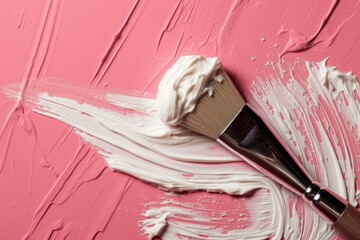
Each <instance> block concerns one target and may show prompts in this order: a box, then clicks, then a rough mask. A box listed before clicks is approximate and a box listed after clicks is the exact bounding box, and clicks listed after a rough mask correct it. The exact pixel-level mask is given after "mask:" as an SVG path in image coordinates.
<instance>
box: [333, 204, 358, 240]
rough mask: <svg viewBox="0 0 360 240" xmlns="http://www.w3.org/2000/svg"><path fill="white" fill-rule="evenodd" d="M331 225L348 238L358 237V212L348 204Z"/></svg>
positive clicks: (353, 239) (355, 239)
mask: <svg viewBox="0 0 360 240" xmlns="http://www.w3.org/2000/svg"><path fill="white" fill-rule="evenodd" d="M332 227H333V228H334V229H335V230H337V231H339V232H341V233H343V235H344V236H346V237H347V239H349V240H359V239H360V212H359V211H357V210H356V208H354V207H353V206H351V205H350V204H348V206H347V208H346V209H345V212H344V213H343V214H342V215H341V216H340V218H339V219H338V220H337V221H336V222H335V223H334V224H333V225H332Z"/></svg>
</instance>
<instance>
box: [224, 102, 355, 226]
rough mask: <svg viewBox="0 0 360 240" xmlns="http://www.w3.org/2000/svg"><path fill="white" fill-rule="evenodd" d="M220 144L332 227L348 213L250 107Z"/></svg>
mask: <svg viewBox="0 0 360 240" xmlns="http://www.w3.org/2000/svg"><path fill="white" fill-rule="evenodd" d="M217 141H218V142H220V143H221V144H222V145H223V146H225V147H226V148H228V149H229V150H230V151H232V152H233V153H235V154H237V155H239V156H241V157H242V158H244V159H245V160H246V161H247V162H248V163H249V164H250V165H252V166H254V167H255V168H257V169H258V170H260V171H261V172H263V173H264V174H266V175H267V176H269V177H271V178H272V179H274V180H275V181H277V182H278V183H280V184H282V185H284V186H285V187H287V188H289V189H290V190H292V191H293V192H295V193H296V194H298V195H301V196H302V197H303V199H304V200H305V201H306V202H308V203H310V205H311V206H312V207H313V208H314V209H315V210H316V211H317V212H318V213H319V214H320V215H321V216H323V217H324V218H325V219H327V220H328V221H329V222H330V223H331V224H332V223H334V222H336V220H337V219H338V218H339V217H340V216H341V215H342V214H343V212H344V211H345V209H346V207H347V204H348V203H347V202H346V201H345V200H344V199H342V198H341V197H339V196H338V195H336V194H335V193H333V192H332V191H330V190H329V189H327V188H322V187H321V186H320V184H319V183H317V182H315V181H313V179H312V178H311V177H310V176H309V174H308V173H307V172H306V171H305V170H304V168H303V167H302V166H301V164H299V162H298V161H297V160H296V159H295V158H294V156H293V155H292V154H290V153H289V151H287V150H286V149H285V147H284V145H283V144H281V143H280V141H279V140H278V139H277V138H276V137H275V135H274V134H273V133H272V132H271V131H270V130H269V128H268V127H267V126H266V124H265V123H264V122H263V121H262V120H261V118H260V117H259V116H257V115H256V113H254V111H252V110H251V108H249V106H247V105H246V106H245V107H244V108H243V109H242V110H241V111H240V112H239V113H238V114H237V116H236V117H235V118H234V119H233V121H232V122H231V123H230V124H229V125H228V126H227V128H226V129H225V130H224V131H223V133H222V134H221V135H220V137H219V138H218V139H217Z"/></svg>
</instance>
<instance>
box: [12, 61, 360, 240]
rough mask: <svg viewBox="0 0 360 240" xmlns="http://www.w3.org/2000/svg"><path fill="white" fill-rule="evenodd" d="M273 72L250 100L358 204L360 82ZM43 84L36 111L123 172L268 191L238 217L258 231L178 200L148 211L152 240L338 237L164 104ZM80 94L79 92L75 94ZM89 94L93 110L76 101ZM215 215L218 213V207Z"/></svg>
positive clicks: (322, 73) (320, 174)
mask: <svg viewBox="0 0 360 240" xmlns="http://www.w3.org/2000/svg"><path fill="white" fill-rule="evenodd" d="M278 65H280V64H278ZM272 66H277V65H276V64H269V67H268V69H267V71H268V72H267V73H266V74H265V76H266V77H261V76H259V77H258V79H257V81H255V82H254V84H253V85H252V87H251V91H252V93H253V100H251V101H250V103H251V104H252V105H253V106H254V107H255V108H256V109H257V111H258V112H259V113H260V115H261V116H262V117H263V118H264V120H265V121H267V122H268V123H269V124H270V125H271V126H272V127H273V128H274V129H275V130H276V132H277V133H278V134H279V136H280V137H281V138H282V139H283V140H284V142H285V143H286V144H287V145H288V147H289V149H290V150H291V151H292V152H293V153H294V155H295V156H297V157H298V158H299V160H300V161H301V162H302V164H303V165H304V167H305V168H306V169H307V171H308V172H309V173H310V175H311V176H312V177H313V178H314V179H316V180H318V181H319V182H321V183H322V184H323V185H324V186H328V187H330V188H331V189H332V190H334V191H335V192H337V193H338V194H340V195H341V196H343V197H344V198H346V199H347V200H348V201H349V202H350V203H352V204H355V203H356V187H355V178H356V176H355V171H354V167H355V166H354V163H355V162H356V161H357V160H358V159H359V158H360V142H359V136H360V126H359V116H360V109H359V100H360V98H359V96H360V95H359V93H360V87H359V83H358V81H357V79H356V77H355V76H353V75H352V74H351V73H346V74H344V73H341V72H339V71H337V70H336V69H335V68H334V67H328V66H326V63H325V61H323V62H321V63H318V64H316V63H308V62H306V63H304V62H302V61H301V62H298V63H296V64H295V67H291V68H289V69H287V68H284V67H281V69H282V70H281V69H279V70H275V71H274V70H272ZM274 69H275V67H274ZM288 79H290V80H288ZM47 82H49V81H47ZM36 84H37V85H35V86H31V87H29V88H28V89H29V90H28V92H27V95H26V96H27V98H26V99H25V100H26V106H27V107H31V108H32V109H33V111H35V112H38V113H39V114H41V115H44V116H48V117H51V118H54V119H57V120H59V121H62V122H64V123H67V124H69V125H70V126H72V127H74V128H75V129H76V132H77V133H78V134H79V135H80V136H81V137H82V138H83V139H84V141H86V142H88V143H89V144H91V145H93V146H94V147H95V148H96V149H98V151H99V153H100V154H101V155H102V156H103V157H104V158H105V160H106V162H107V163H108V165H109V166H110V167H111V168H113V169H114V170H117V171H122V172H125V173H128V174H130V175H132V176H135V177H137V178H139V179H142V180H144V181H147V182H150V183H152V184H156V185H157V186H159V187H161V188H163V189H165V190H171V191H197V190H206V191H211V192H225V193H227V194H229V195H244V194H245V196H244V197H245V198H246V196H248V195H246V194H250V193H254V192H255V193H258V194H259V195H258V197H257V198H253V197H252V198H250V199H249V201H247V209H248V211H249V216H243V215H238V216H236V217H235V218H237V220H239V221H240V220H243V219H248V220H249V221H250V222H251V225H249V226H245V227H240V228H235V229H232V230H226V231H225V228H224V226H225V227H226V226H227V224H229V221H233V219H234V216H232V217H231V218H230V217H229V216H228V215H229V214H226V213H225V214H222V215H223V216H222V217H221V218H218V217H214V216H213V215H212V214H204V211H203V210H202V209H203V208H202V207H201V206H197V208H192V207H191V206H192V205H191V204H190V203H189V204H186V203H184V202H181V204H180V203H174V202H172V203H170V205H169V201H165V202H164V201H161V202H160V203H159V204H158V205H156V204H155V205H152V206H149V209H148V211H146V212H145V213H144V217H145V218H146V220H145V221H143V222H142V228H143V230H144V232H145V233H147V234H148V235H149V237H151V236H154V235H158V234H159V235H161V236H162V237H163V239H176V238H177V239H184V238H185V239H186V238H187V239H189V238H195V239H208V240H209V239H225V240H226V239H227V240H234V239H267V238H272V239H283V238H285V239H334V238H335V237H336V233H334V231H333V230H332V229H331V228H330V227H329V225H327V224H326V221H324V220H323V219H322V218H320V217H319V216H318V215H317V214H316V213H315V212H314V211H313V210H312V209H311V208H310V207H309V206H307V205H305V204H304V202H303V201H302V199H301V198H299V197H298V196H296V195H294V194H292V193H290V192H289V191H288V190H287V189H285V188H283V187H281V186H279V185H277V184H275V183H274V182H273V181H272V180H271V179H269V178H267V177H265V176H263V175H262V174H260V173H259V172H257V171H256V170H254V169H252V168H251V167H249V166H248V165H247V164H246V163H245V162H243V161H242V160H241V159H239V158H237V157H235V156H234V155H232V154H231V153H230V152H228V151H227V150H225V149H224V148H222V147H221V146H220V145H218V144H217V143H216V142H215V141H212V140H210V139H208V138H206V137H202V136H199V135H197V134H194V133H192V132H191V131H189V130H186V129H183V128H181V127H169V126H167V125H165V124H164V123H163V122H162V121H160V119H159V118H158V113H157V110H156V109H157V107H156V100H155V99H153V98H145V97H136V96H129V95H124V94H119V93H104V92H101V91H95V90H94V92H90V93H89V89H82V88H75V87H71V88H68V87H66V86H65V85H61V84H59V85H52V86H51V87H49V85H46V84H48V83H41V82H37V83H36ZM41 84H45V86H41ZM44 89H51V91H52V92H51V93H50V94H49V93H47V92H45V91H44ZM64 89H65V90H66V91H64ZM71 91H72V92H73V95H71V94H69V92H71ZM5 93H6V94H7V95H8V96H9V97H11V98H14V99H16V97H17V96H18V88H17V87H16V86H9V87H7V88H6V89H5ZM79 95H81V97H84V98H83V99H85V102H87V103H80V102H78V101H76V100H74V99H77V98H79V97H80V96H79ZM129 111H130V112H131V113H130V114H129ZM259 191H261V193H260V192H259ZM169 198H170V197H169ZM236 200H237V198H232V200H231V201H236ZM189 206H190V207H189ZM212 211H214V212H215V215H216V214H217V212H216V209H214V210H212ZM179 213H181V214H180V215H179ZM184 219H185V220H186V219H187V220H188V222H184ZM221 219H222V220H221ZM227 220H228V221H227ZM237 220H236V221H237ZM204 226H206V227H204Z"/></svg>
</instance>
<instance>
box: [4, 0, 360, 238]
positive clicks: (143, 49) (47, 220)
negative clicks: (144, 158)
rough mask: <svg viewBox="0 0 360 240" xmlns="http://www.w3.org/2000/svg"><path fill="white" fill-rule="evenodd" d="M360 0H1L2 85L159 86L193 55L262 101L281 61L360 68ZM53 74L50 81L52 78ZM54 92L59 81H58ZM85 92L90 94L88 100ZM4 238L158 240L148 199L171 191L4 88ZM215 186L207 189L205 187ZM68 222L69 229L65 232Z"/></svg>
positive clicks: (356, 70)
mask: <svg viewBox="0 0 360 240" xmlns="http://www.w3.org/2000/svg"><path fill="white" fill-rule="evenodd" d="M358 5H359V2H358V1H356V0H351V1H350V0H347V1H334V2H332V1H326V2H325V1H313V0H306V1H305V0H304V1H286V0H276V1H262V0H254V1H251V0H250V1H248V0H244V1H242V0H239V1H211V2H210V1H185V0H184V1H176V2H175V1H166V0H162V1H139V2H136V1H128V0H126V1H116V0H105V1H94V0H90V1H85V0H72V1H65V0H53V1H51V0H14V1H5V0H1V1H0V86H5V85H8V84H12V83H20V84H22V89H23V94H22V96H23V98H24V99H25V98H26V90H27V88H28V87H29V86H30V85H29V84H28V83H30V82H32V81H38V80H39V79H44V78H47V79H54V78H56V79H62V80H63V81H65V82H66V83H68V84H69V85H71V84H75V85H83V86H88V87H90V88H97V89H104V90H107V89H108V90H112V89H121V90H127V91H139V92H150V93H156V91H157V85H158V83H159V81H160V80H161V77H162V75H163V73H164V72H165V71H166V69H167V68H168V67H169V66H170V65H171V64H172V63H173V62H174V61H175V60H176V59H177V57H178V56H180V55H184V54H206V55H209V56H218V57H219V58H220V59H221V60H222V62H223V65H224V67H225V69H226V70H227V71H228V72H229V73H230V75H231V76H232V77H233V79H234V81H235V82H236V84H237V86H238V87H239V89H240V91H241V93H242V94H243V95H244V96H245V98H248V100H249V101H252V99H251V93H250V91H249V89H248V87H249V85H250V84H251V83H252V82H253V80H254V78H255V75H254V74H255V73H256V72H257V71H261V69H263V68H264V66H265V63H266V62H267V61H269V60H272V61H278V60H279V58H280V54H281V53H283V52H284V51H285V52H286V50H293V51H296V52H295V53H286V54H285V55H284V59H285V60H286V62H288V63H293V62H295V61H296V59H297V58H298V57H300V58H302V59H306V60H311V61H320V60H322V59H324V58H326V57H329V64H330V65H334V66H338V68H339V69H340V70H341V71H343V72H346V71H352V72H353V73H354V74H355V75H358V74H359V73H360V66H359V62H358V59H359V57H358V56H360V44H359V37H360V30H359V24H358V23H359V22H360V14H359V12H358V11H359V9H358ZM49 81H50V80H49ZM49 92H50V93H51V89H49ZM80 100H81V99H80ZM0 102H1V105H0V129H1V133H0V134H1V135H0V229H1V231H0V238H1V239H20V238H22V237H24V238H26V237H28V238H29V239H47V238H49V239H50V238H51V239H65V237H66V236H69V237H70V239H92V238H94V236H96V239H115V238H117V239H146V236H143V235H141V232H140V230H141V228H140V227H139V226H138V221H140V220H141V219H142V218H143V217H142V216H141V213H142V211H143V209H144V204H146V203H148V202H150V201H152V200H154V201H155V200H157V199H158V198H159V197H160V196H165V194H166V193H165V192H163V191H160V190H158V189H157V188H156V187H153V186H150V185H148V184H145V183H142V182H140V181H138V180H136V179H134V178H132V177H130V176H127V175H124V174H121V173H115V172H112V171H111V170H110V169H108V168H107V167H106V164H105V162H104V160H103V158H102V157H101V156H100V155H99V154H98V153H97V152H96V151H95V150H94V149H92V148H91V147H90V146H89V145H87V144H85V143H84V142H83V141H82V140H81V138H80V137H79V136H78V135H76V134H75V133H74V132H73V131H72V129H71V128H70V127H68V126H67V125H65V124H63V123H61V122H58V121H55V120H53V119H50V118H46V117H43V116H40V115H38V114H36V113H34V112H32V111H31V110H29V109H28V108H27V107H26V104H24V103H23V101H21V100H20V101H19V102H17V103H16V102H14V101H12V100H10V99H8V98H7V97H6V96H5V95H4V94H2V93H0ZM204 194H205V193H204ZM59 229H62V231H58V230H59Z"/></svg>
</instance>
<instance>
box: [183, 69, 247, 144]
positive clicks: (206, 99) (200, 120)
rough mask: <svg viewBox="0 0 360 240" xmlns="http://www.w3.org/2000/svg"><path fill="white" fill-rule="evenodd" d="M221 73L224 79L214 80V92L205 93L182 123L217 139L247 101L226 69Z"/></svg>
mask: <svg viewBox="0 0 360 240" xmlns="http://www.w3.org/2000/svg"><path fill="white" fill-rule="evenodd" d="M219 74H220V75H221V76H222V78H223V80H222V81H221V82H218V81H213V82H212V84H213V85H212V86H213V89H214V92H213V94H212V95H211V96H209V95H208V94H205V95H204V96H202V97H201V98H200V100H199V101H198V103H197V104H196V108H195V110H194V111H193V112H191V113H189V114H187V115H186V116H185V117H184V119H183V121H182V122H181V125H182V126H183V127H185V128H188V129H190V130H192V131H195V132H197V133H200V134H202V135H205V136H208V137H210V138H212V139H217V138H218V137H219V136H220V135H221V134H222V132H223V131H224V130H225V128H226V127H227V126H228V125H229V124H230V123H231V121H232V120H233V119H234V117H235V116H236V115H237V114H238V112H239V111H240V110H241V109H242V108H243V107H244V106H245V101H244V99H243V98H242V97H241V95H240V93H239V92H238V91H237V89H236V87H235V85H234V83H233V82H232V81H231V79H230V77H229V76H228V75H227V73H226V72H225V71H224V70H220V72H219Z"/></svg>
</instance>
